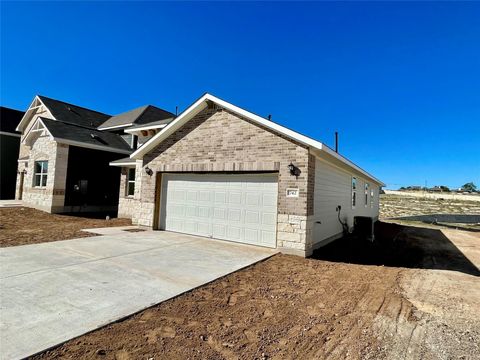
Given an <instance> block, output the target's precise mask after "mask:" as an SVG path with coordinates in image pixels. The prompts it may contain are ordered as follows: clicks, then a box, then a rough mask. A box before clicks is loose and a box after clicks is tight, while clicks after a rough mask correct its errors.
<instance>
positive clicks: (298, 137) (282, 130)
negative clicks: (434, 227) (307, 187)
mask: <svg viewBox="0 0 480 360" xmlns="http://www.w3.org/2000/svg"><path fill="white" fill-rule="evenodd" d="M209 101H211V102H213V103H215V104H217V105H219V106H220V107H222V108H225V109H227V110H229V111H231V112H233V113H234V114H237V115H239V116H241V117H244V118H246V119H249V120H250V121H252V122H253V123H257V124H258V125H261V126H263V127H265V128H267V129H270V130H273V131H275V132H277V133H279V134H282V135H284V136H286V137H288V138H290V139H292V140H295V141H297V142H299V143H301V144H303V145H305V146H307V147H309V148H310V149H312V150H314V151H315V152H317V153H323V154H326V156H327V157H329V158H332V159H334V160H335V161H338V162H339V163H342V164H343V165H344V166H347V167H348V168H350V169H353V170H354V171H356V172H358V173H360V174H362V175H363V176H365V177H366V178H368V179H370V180H372V181H373V182H375V183H377V184H379V185H380V186H384V184H383V183H382V182H381V181H380V180H378V179H377V178H375V177H374V176H372V175H370V174H369V173H368V172H366V171H365V170H363V169H362V168H360V167H359V166H357V165H355V164H354V163H353V162H351V161H350V160H348V159H347V158H345V157H343V156H342V155H340V154H338V153H336V152H335V151H333V150H332V149H330V148H329V147H328V146H326V145H324V144H323V143H321V142H319V141H317V140H314V139H312V138H310V137H308V136H305V135H302V134H300V133H298V132H296V131H293V130H290V129H288V128H286V127H284V126H282V125H279V124H277V123H274V122H273V121H271V120H267V119H265V118H263V117H261V116H258V115H256V114H254V113H252V112H250V111H247V110H245V109H242V108H240V107H238V106H235V105H233V104H231V103H229V102H227V101H225V100H222V99H220V98H218V97H216V96H214V95H211V94H208V93H206V94H204V95H203V96H201V97H200V98H199V99H198V100H197V101H195V102H194V103H193V104H192V105H190V106H189V107H188V108H187V109H186V110H185V111H184V112H182V113H181V114H180V115H179V116H178V117H177V118H176V119H175V120H173V121H172V122H170V123H169V124H168V125H167V126H165V128H163V130H162V131H160V132H159V133H158V134H156V135H155V136H153V137H152V138H151V139H150V140H149V141H147V142H146V143H145V144H143V145H142V146H141V147H140V148H139V149H138V150H136V151H135V152H134V153H133V154H132V155H130V157H131V158H133V159H142V158H143V156H144V155H145V154H147V153H148V152H150V151H151V150H153V149H154V148H155V147H156V146H157V145H158V144H160V143H161V142H162V141H163V140H165V139H166V138H167V137H169V136H170V135H171V134H173V133H174V132H175V131H176V130H178V129H179V128H181V127H182V126H183V125H185V124H186V123H187V122H188V121H189V120H191V119H192V118H193V117H194V116H195V115H197V114H198V113H200V112H201V111H202V110H204V109H205V108H206V107H207V106H208V102H209Z"/></svg>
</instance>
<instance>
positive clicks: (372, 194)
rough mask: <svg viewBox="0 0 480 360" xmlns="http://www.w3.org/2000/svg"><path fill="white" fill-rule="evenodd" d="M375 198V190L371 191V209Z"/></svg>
mask: <svg viewBox="0 0 480 360" xmlns="http://www.w3.org/2000/svg"><path fill="white" fill-rule="evenodd" d="M374 197H375V194H374V192H373V189H370V207H371V208H373V198H374Z"/></svg>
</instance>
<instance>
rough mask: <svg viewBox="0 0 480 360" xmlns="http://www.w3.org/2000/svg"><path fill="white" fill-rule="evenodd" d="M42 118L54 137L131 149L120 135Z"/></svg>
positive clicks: (119, 148)
mask: <svg viewBox="0 0 480 360" xmlns="http://www.w3.org/2000/svg"><path fill="white" fill-rule="evenodd" d="M41 119H42V122H43V123H44V124H45V126H46V127H47V129H48V131H49V132H50V133H51V134H52V136H53V137H54V138H60V139H65V140H71V141H77V142H81V143H84V144H87V145H100V146H107V147H110V148H112V150H113V149H118V150H128V151H131V148H130V146H129V145H128V144H127V142H126V141H125V140H124V139H123V138H122V137H121V136H120V135H117V134H114V133H111V132H108V131H99V130H96V129H91V128H86V127H83V126H78V125H74V124H67V123H64V122H61V121H56V120H52V119H46V118H41Z"/></svg>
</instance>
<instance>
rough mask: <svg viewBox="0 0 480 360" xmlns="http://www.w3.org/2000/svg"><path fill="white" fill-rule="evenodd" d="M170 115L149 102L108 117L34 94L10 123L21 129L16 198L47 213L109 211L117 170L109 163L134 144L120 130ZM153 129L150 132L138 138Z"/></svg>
mask: <svg viewBox="0 0 480 360" xmlns="http://www.w3.org/2000/svg"><path fill="white" fill-rule="evenodd" d="M173 117H174V115H173V114H171V113H169V112H167V111H164V110H162V109H158V108H155V107H153V106H144V107H141V108H138V109H135V110H132V111H128V112H126V113H123V114H120V115H116V116H111V115H108V114H105V113H101V112H98V111H95V110H91V109H87V108H84V107H81V106H77V105H73V104H69V103H66V102H63V101H59V100H54V99H51V98H48V97H45V96H40V95H38V96H35V98H34V99H33V101H32V103H31V105H30V107H29V108H28V110H27V111H26V112H25V115H24V116H23V117H22V119H21V121H20V123H19V124H18V126H17V128H16V130H17V131H18V132H19V133H20V134H21V135H20V136H21V137H20V154H19V157H18V176H17V184H16V198H17V199H21V200H23V203H24V204H25V205H26V206H30V207H34V208H37V209H41V210H44V211H47V212H52V213H65V212H68V213H69V212H106V213H108V214H110V215H111V216H114V215H115V214H116V212H117V209H118V193H119V186H120V169H119V168H115V167H112V166H110V165H109V163H110V162H112V161H115V160H118V159H120V158H123V157H125V156H128V155H130V154H131V153H132V151H134V150H135V149H136V147H137V144H138V139H137V137H136V136H135V135H132V134H129V133H126V132H125V130H126V129H128V128H130V127H135V126H140V125H142V126H144V125H146V124H147V123H148V122H149V121H154V122H158V121H171V119H173ZM169 119H170V120H169ZM154 134H155V130H154V131H150V132H149V134H147V136H144V137H142V141H146V139H148V138H149V137H148V136H150V137H151V136H153V135H154Z"/></svg>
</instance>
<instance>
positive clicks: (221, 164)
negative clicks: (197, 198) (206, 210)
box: [132, 107, 315, 255]
mask: <svg viewBox="0 0 480 360" xmlns="http://www.w3.org/2000/svg"><path fill="white" fill-rule="evenodd" d="M291 162H292V163H293V164H294V165H295V166H296V167H297V168H298V169H299V170H300V174H299V176H297V177H296V176H292V175H291V174H290V172H289V169H288V165H289V164H290V163H291ZM147 166H148V167H149V168H150V169H152V170H153V172H154V175H152V176H149V175H147V174H146V172H145V168H146V167H147ZM136 169H137V174H136V176H137V182H136V189H135V196H134V198H135V199H137V200H138V202H139V203H138V206H136V207H135V211H134V213H133V217H132V220H133V222H134V223H136V224H139V225H144V226H153V225H154V223H155V222H154V212H155V191H156V189H155V187H156V176H155V173H157V172H159V173H161V172H203V171H208V172H225V171H228V172H237V171H238V172H242V171H243V172H256V171H273V172H278V219H277V247H278V248H280V249H282V250H283V251H285V252H293V253H296V254H299V255H309V254H310V253H311V239H310V237H311V221H310V217H311V215H312V214H313V193H314V177H315V160H314V157H313V156H312V155H311V154H309V150H308V148H307V147H305V146H303V145H301V144H299V143H296V142H294V141H292V140H291V139H288V138H286V137H284V136H281V135H279V134H277V133H275V132H273V131H271V130H270V129H266V128H263V127H261V126H259V125H257V124H254V123H252V122H251V121H250V120H247V119H244V118H240V117H239V116H237V115H235V114H233V113H231V112H229V111H227V110H225V109H218V108H215V107H213V108H212V107H210V108H207V109H205V110H203V111H202V112H200V113H199V114H198V115H196V116H195V117H194V118H193V119H191V120H190V121H189V122H188V123H187V124H185V125H184V126H183V127H182V128H180V129H179V130H177V131H176V132H175V133H174V134H172V135H171V136H170V137H168V138H167V139H165V140H164V141H163V142H162V143H161V144H159V146H157V147H156V148H155V149H153V150H152V151H151V152H150V153H148V154H146V155H145V157H144V159H143V161H137V168H136ZM287 188H298V190H299V196H298V197H296V198H292V197H289V198H287V197H286V190H287Z"/></svg>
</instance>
